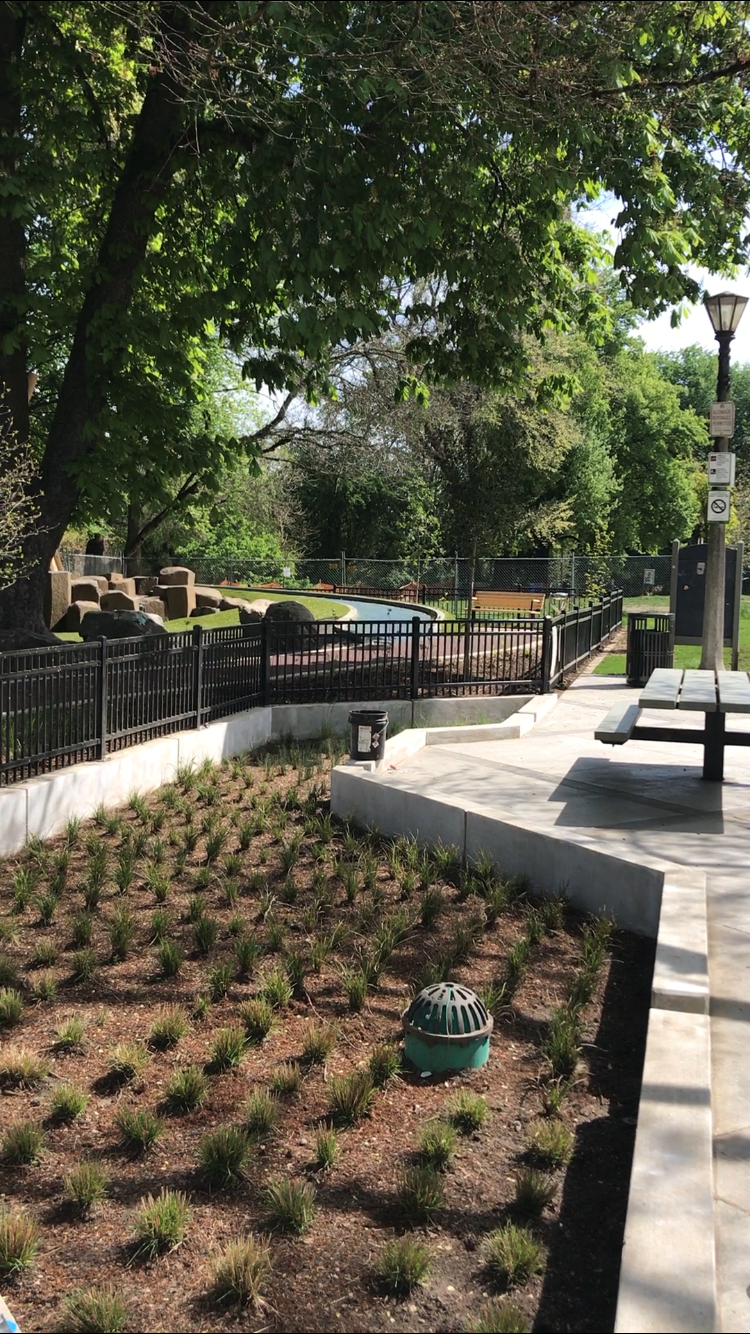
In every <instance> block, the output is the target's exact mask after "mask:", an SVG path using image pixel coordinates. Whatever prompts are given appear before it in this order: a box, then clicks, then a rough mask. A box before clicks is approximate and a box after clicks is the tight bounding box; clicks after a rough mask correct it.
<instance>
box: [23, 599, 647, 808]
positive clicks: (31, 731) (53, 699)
mask: <svg viewBox="0 0 750 1334" xmlns="http://www.w3.org/2000/svg"><path fill="white" fill-rule="evenodd" d="M621 621H622V593H616V594H612V595H608V596H607V597H604V598H603V599H602V600H601V601H600V602H598V603H592V604H590V605H589V607H587V608H578V609H577V610H575V611H570V612H566V613H564V614H563V615H561V616H557V617H554V618H552V617H544V618H543V619H540V618H534V617H515V618H513V619H508V620H502V621H497V620H485V619H480V618H478V617H476V616H472V617H470V618H468V619H464V620H456V621H448V620H445V621H424V620H422V619H420V618H419V617H414V618H413V619H410V620H407V621H393V620H388V621H347V622H335V621H325V622H320V623H318V624H315V623H303V624H296V623H288V624H286V623H284V624H280V623H278V622H270V621H261V622H259V623H258V624H257V625H256V624H253V625H247V626H231V627H227V628H223V629H220V630H203V629H202V627H200V626H196V627H195V628H194V629H193V630H192V631H187V632H184V633H180V634H173V635H154V636H148V637H146V638H143V639H123V640H106V639H100V640H97V641H95V642H88V643H85V644H60V645H59V646H57V645H55V646H53V647H50V648H42V649H26V650H23V651H17V652H12V653H3V654H0V785H8V784H10V783H15V782H20V781H21V780H23V779H25V778H33V777H35V776H37V775H39V774H44V773H49V772H50V771H51V770H53V769H58V768H62V767H65V766H67V765H70V764H78V763H80V762H81V761H84V760H92V759H101V758H103V757H104V756H105V755H106V754H108V753H110V752H112V751H116V750H121V749H124V748H125V747H128V746H134V745H138V744H140V743H141V742H144V741H149V740H152V739H153V738H155V737H159V736H167V735H170V734H172V733H175V732H180V731H184V730H186V729H188V728H194V727H199V726H200V725H201V724H203V723H208V722H211V721H213V720H214V719H216V718H221V717H224V716H225V715H227V714H229V713H238V712H241V711H244V710H247V709H252V708H257V707H259V706H261V705H268V704H306V703H316V702H325V701H333V700H337V699H345V700H352V701H367V700H389V699H394V700H395V699H419V698H423V697H430V696H432V697H435V696H441V697H444V698H451V697H453V698H458V697H460V696H465V695H498V694H535V693H539V692H544V691H547V690H549V689H551V687H552V686H554V685H555V684H557V683H558V682H560V681H562V680H563V678H564V676H565V674H566V673H568V672H570V671H573V670H575V668H576V667H577V666H579V665H580V663H581V662H582V661H583V660H584V659H585V658H586V657H587V656H588V655H589V654H590V653H591V652H593V651H594V649H596V648H597V647H598V646H599V645H600V644H601V643H603V642H604V641H605V640H606V639H607V638H608V637H609V635H610V634H611V633H612V632H613V631H614V630H615V629H616V628H617V627H618V626H619V625H620V623H621Z"/></svg>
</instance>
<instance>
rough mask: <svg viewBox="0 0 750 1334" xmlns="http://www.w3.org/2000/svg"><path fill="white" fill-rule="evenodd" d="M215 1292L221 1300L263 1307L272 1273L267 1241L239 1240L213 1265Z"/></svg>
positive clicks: (250, 1237)
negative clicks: (265, 1292) (265, 1289)
mask: <svg viewBox="0 0 750 1334" xmlns="http://www.w3.org/2000/svg"><path fill="white" fill-rule="evenodd" d="M211 1271H212V1276H213V1285H214V1292H215V1294H216V1297H217V1299H218V1300H219V1301H232V1302H239V1303H240V1305H242V1306H245V1305H248V1304H251V1305H253V1306H254V1307H255V1308H256V1309H260V1308H262V1307H263V1305H264V1302H263V1290H264V1288H265V1286H266V1284H267V1282H268V1279H269V1277H270V1274H271V1251H270V1248H269V1246H268V1242H266V1241H263V1240H261V1239H259V1238H257V1237H253V1236H248V1237H236V1238H235V1239H234V1240H233V1241H230V1242H228V1243H227V1245H226V1246H224V1247H223V1249H222V1250H221V1251H219V1253H218V1255H216V1256H214V1258H213V1260H212V1263H211Z"/></svg>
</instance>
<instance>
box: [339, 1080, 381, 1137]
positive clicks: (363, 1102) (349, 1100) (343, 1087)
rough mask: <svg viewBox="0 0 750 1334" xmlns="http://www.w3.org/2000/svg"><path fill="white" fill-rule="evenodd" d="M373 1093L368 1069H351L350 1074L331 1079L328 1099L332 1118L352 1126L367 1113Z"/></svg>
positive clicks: (341, 1123)
mask: <svg viewBox="0 0 750 1334" xmlns="http://www.w3.org/2000/svg"><path fill="white" fill-rule="evenodd" d="M374 1095H375V1090H374V1087H373V1083H372V1078H371V1076H370V1072H369V1070H352V1072H351V1074H348V1075H341V1076H340V1077H339V1078H337V1079H332V1080H331V1084H330V1099H331V1113H332V1115H333V1117H334V1120H335V1121H337V1122H338V1124H339V1125H344V1126H353V1125H354V1124H355V1123H356V1122H357V1121H359V1120H360V1118H361V1117H363V1116H366V1115H367V1113H368V1112H369V1110H370V1104H371V1103H372V1100H373V1097H374Z"/></svg>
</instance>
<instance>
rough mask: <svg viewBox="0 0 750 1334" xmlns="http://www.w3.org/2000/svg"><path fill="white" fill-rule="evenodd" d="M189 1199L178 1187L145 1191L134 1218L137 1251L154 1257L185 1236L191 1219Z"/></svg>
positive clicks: (177, 1244) (150, 1258)
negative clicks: (148, 1192) (150, 1191)
mask: <svg viewBox="0 0 750 1334" xmlns="http://www.w3.org/2000/svg"><path fill="white" fill-rule="evenodd" d="M190 1212H191V1211H190V1203H189V1201H188V1197H187V1195H185V1194H184V1192H183V1191H181V1190H165V1189H164V1188H163V1187H162V1189H161V1191H160V1192H159V1194H158V1195H147V1196H146V1198H145V1199H144V1200H141V1203H140V1205H139V1208H138V1215H137V1217H136V1222H135V1241H136V1243H137V1245H136V1252H135V1253H136V1255H137V1256H146V1257H147V1258H148V1259H149V1260H153V1259H154V1258H155V1256H157V1255H159V1254H160V1253H161V1252H163V1251H172V1250H174V1248H175V1246H179V1245H180V1243H181V1242H182V1241H183V1240H184V1237H185V1232H186V1231H187V1225H188V1222H189V1220H190Z"/></svg>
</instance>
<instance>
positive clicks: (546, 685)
mask: <svg viewBox="0 0 750 1334" xmlns="http://www.w3.org/2000/svg"><path fill="white" fill-rule="evenodd" d="M551 680H552V617H551V616H545V618H544V620H543V622H542V694H543V695H548V694H549V692H550V685H551Z"/></svg>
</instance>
